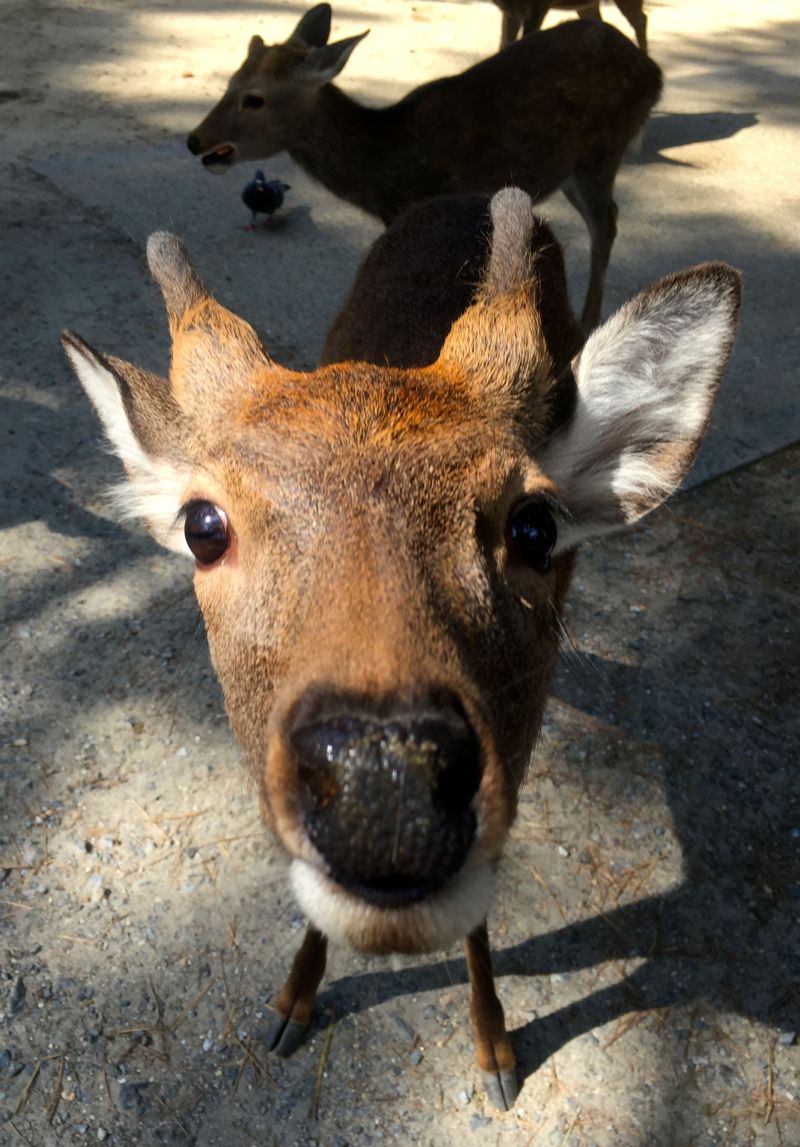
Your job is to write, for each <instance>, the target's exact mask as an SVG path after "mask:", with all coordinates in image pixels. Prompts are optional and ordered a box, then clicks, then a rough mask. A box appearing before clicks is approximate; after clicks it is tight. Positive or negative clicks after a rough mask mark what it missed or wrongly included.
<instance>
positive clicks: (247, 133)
mask: <svg viewBox="0 0 800 1147" xmlns="http://www.w3.org/2000/svg"><path fill="white" fill-rule="evenodd" d="M330 31H331V7H330V4H317V5H316V7H314V8H312V9H310V11H308V12H306V14H305V16H303V18H302V19H301V20H300V21H299V23H298V25H297V27H296V28H295V30H294V31H293V32H292V34H291V36H290V37H289V39H288V40H286V42H285V43H283V44H271V45H267V44H265V43H264V41H263V40H262V39H261V37H260V36H253V37H252V39H251V40H250V44H249V45H248V48H247V57H246V58H245V60H244V62H243V63H242V65H241V67H240V68H239V70H238V71H236V72H234V74H233V75H232V76H231V78H230V81H229V83H228V88H227V91H226V92H225V95H224V96H223V97H222V99H221V100H220V101H219V103H218V104H216V105H215V107H213V108H212V109H211V111H210V112H209V113H208V115H207V116H206V117H205V119H204V120H203V121H202V123H200V124H199V125H198V127H196V128H195V129H194V131H193V132H191V133H190V134H189V136H188V138H187V141H186V142H187V145H188V147H189V150H190V151H191V152H192V154H193V155H201V156H202V157H203V165H204V166H205V167H206V168H208V170H209V171H213V172H221V171H224V170H225V169H226V168H228V167H231V166H232V165H233V164H235V163H238V162H239V161H240V160H243V159H262V158H263V159H267V158H268V157H269V156H271V155H276V154H277V153H278V152H279V151H285V150H287V149H288V148H291V147H292V146H293V145H294V144H295V143H297V142H298V141H300V140H302V139H304V138H305V135H306V132H307V127H308V124H309V122H310V121H311V119H312V118H313V115H314V100H315V96H316V93H317V92H318V91H319V89H320V88H321V87H322V86H323V85H324V84H327V83H330V81H331V80H332V79H333V78H334V77H335V76H337V75H338V74H339V72H340V71H341V70H342V68H343V67H344V66H345V64H346V63H347V61H348V59H349V58H350V53H351V52H352V51H353V49H354V48H355V46H356V44H358V43H360V41H361V40H363V39H364V37H365V36H366V35H367V33H366V32H362V33H361V35H360V36H350V37H348V38H347V39H346V40H339V41H338V42H337V43H335V44H329V43H328V37H329V36H330Z"/></svg>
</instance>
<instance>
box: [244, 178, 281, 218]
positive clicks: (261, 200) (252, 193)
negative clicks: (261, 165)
mask: <svg viewBox="0 0 800 1147" xmlns="http://www.w3.org/2000/svg"><path fill="white" fill-rule="evenodd" d="M288 190H289V184H288V183H284V182H283V181H282V180H280V179H265V178H264V172H263V171H257V172H256V177H255V179H251V180H250V182H249V183H248V184H247V186H246V187H245V189H244V191H242V203H244V205H245V207H249V208H250V211H251V214H252V216H253V218H252V219H251V221H250V222H249V223H247V224H246V225H245V228H244V229H245V231H252V229H253V228H254V227H255V225H256V222H257V220H258V216H259V215H266V216H267V217H268V218H269V216H270V215H272V214H273V213H274V212H275V211H277V210H278V208H279V207H280V205H281V204H282V203H283V193H284V192H285V191H288Z"/></svg>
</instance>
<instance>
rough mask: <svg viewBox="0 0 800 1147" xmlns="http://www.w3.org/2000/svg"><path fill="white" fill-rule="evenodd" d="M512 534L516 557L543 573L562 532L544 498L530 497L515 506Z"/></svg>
mask: <svg viewBox="0 0 800 1147" xmlns="http://www.w3.org/2000/svg"><path fill="white" fill-rule="evenodd" d="M508 534H509V550H510V551H511V553H512V555H513V556H514V557H516V558H517V559H518V560H519V561H522V562H524V563H525V565H527V566H530V567H531V569H535V570H539V571H540V572H542V573H543V572H544V571H545V570H547V569H548V568H549V566H550V555H551V554H552V552H553V548H554V547H555V544H556V538H557V537H558V530H557V529H556V523H555V518H554V517H553V512H552V510H551V509H550V507H549V506H548V504H547V502H546V501H545V500H544V499H543V498H528V499H526V500H525V501H524V502H519V503H518V504H517V505H516V506H515V507H514V509H513V510H512V511H511V516H510V518H509V521H508Z"/></svg>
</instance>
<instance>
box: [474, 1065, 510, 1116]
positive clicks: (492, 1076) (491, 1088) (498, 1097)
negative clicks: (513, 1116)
mask: <svg viewBox="0 0 800 1147" xmlns="http://www.w3.org/2000/svg"><path fill="white" fill-rule="evenodd" d="M481 1078H482V1079H483V1086H484V1089H485V1090H486V1094H487V1095H488V1097H489V1100H490V1101H491V1102H492V1103H493V1104H494V1106H495V1107H496V1108H497V1109H498V1111H510V1110H511V1108H512V1107H513V1106H514V1102H515V1100H516V1098H517V1096H518V1095H519V1084H518V1083H517V1071H516V1068H514V1067H511V1068H509V1069H508V1071H482V1072H481Z"/></svg>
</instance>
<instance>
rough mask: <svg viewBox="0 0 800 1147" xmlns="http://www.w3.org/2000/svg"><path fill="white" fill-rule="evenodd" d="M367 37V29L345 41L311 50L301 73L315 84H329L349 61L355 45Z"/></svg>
mask: <svg viewBox="0 0 800 1147" xmlns="http://www.w3.org/2000/svg"><path fill="white" fill-rule="evenodd" d="M367 35H369V29H367V31H366V32H362V33H361V34H360V35H359V36H348V38H347V39H346V40H337V41H336V43H335V44H326V45H325V47H323V48H312V49H311V50H310V51H309V53H308V55H307V56H306V58H305V62H304V63H303V73H304V74H305V75H306V76H307V77H308V78H309V79H311V80H313V81H314V83H316V84H329V83H330V82H331V80H332V79H334V77H335V76H338V75H339V72H341V70H342V68H343V67H344V66H345V64H346V63H347V61H348V60H349V59H350V54H351V52H352V51H353V48H355V46H356V44H360V43H361V41H362V40H363V39H364V37H365V36H367Z"/></svg>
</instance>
